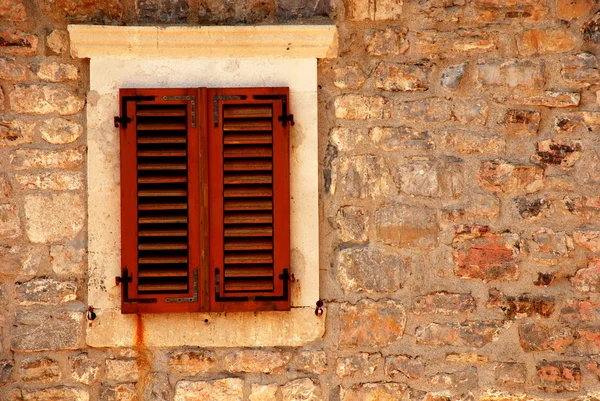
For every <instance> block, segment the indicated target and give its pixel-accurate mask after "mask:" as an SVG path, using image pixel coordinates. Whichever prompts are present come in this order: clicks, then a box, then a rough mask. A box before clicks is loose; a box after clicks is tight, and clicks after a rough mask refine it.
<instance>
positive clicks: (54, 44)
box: [46, 29, 69, 54]
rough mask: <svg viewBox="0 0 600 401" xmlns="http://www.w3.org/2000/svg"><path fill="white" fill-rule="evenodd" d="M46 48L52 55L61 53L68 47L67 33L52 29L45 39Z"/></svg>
mask: <svg viewBox="0 0 600 401" xmlns="http://www.w3.org/2000/svg"><path fill="white" fill-rule="evenodd" d="M46 46H47V47H48V49H50V51H51V52H53V53H56V54H61V53H63V52H64V51H65V50H67V48H68V47H69V33H68V32H67V31H65V30H63V29H54V30H53V31H52V32H50V34H49V35H48V36H47V37H46Z"/></svg>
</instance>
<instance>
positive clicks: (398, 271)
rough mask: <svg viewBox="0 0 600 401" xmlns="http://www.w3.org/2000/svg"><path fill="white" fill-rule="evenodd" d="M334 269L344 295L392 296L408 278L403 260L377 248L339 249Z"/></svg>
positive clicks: (372, 246) (371, 246)
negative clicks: (388, 294)
mask: <svg viewBox="0 0 600 401" xmlns="http://www.w3.org/2000/svg"><path fill="white" fill-rule="evenodd" d="M335 268H336V271H337V275H338V280H339V282H340V285H341V286H342V289H343V290H344V292H345V293H353V292H367V293H393V292H395V291H397V290H398V289H400V288H401V286H402V284H403V283H404V280H406V277H407V275H408V267H407V265H406V262H405V261H404V260H403V259H402V257H400V256H399V255H398V254H396V253H394V252H390V251H389V250H387V249H384V248H380V247H376V246H374V245H369V246H360V247H354V248H343V249H341V250H338V251H337V252H336V255H335Z"/></svg>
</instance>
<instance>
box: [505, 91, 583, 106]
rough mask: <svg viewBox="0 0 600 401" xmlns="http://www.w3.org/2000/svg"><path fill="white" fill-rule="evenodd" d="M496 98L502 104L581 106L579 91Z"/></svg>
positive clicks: (520, 94) (546, 92)
mask: <svg viewBox="0 0 600 401" xmlns="http://www.w3.org/2000/svg"><path fill="white" fill-rule="evenodd" d="M494 100H495V101H496V102H498V103H502V104H514V105H523V106H545V107H557V108H563V107H575V106H579V102H580V101H581V95H580V94H579V93H577V92H556V91H545V92H544V93H543V94H541V95H526V94H523V93H517V94H513V95H510V96H494Z"/></svg>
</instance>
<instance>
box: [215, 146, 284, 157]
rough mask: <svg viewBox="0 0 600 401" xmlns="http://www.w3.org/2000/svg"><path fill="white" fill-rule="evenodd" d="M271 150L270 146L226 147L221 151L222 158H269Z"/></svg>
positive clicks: (271, 153) (271, 154)
mask: <svg viewBox="0 0 600 401" xmlns="http://www.w3.org/2000/svg"><path fill="white" fill-rule="evenodd" d="M271 156H273V149H271V147H270V146H228V147H226V148H225V150H224V151H223V157H226V158H234V157H271Z"/></svg>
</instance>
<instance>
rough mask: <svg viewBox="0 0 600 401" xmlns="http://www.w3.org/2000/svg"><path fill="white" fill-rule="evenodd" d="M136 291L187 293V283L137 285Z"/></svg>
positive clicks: (162, 282) (161, 282)
mask: <svg viewBox="0 0 600 401" xmlns="http://www.w3.org/2000/svg"><path fill="white" fill-rule="evenodd" d="M138 291H140V292H151V293H157V292H158V293H163V292H185V291H187V282H174V283H168V282H164V281H162V280H161V281H159V282H148V283H143V284H139V285H138Z"/></svg>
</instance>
